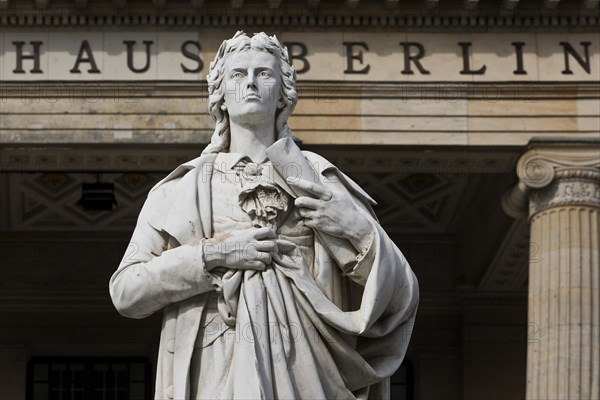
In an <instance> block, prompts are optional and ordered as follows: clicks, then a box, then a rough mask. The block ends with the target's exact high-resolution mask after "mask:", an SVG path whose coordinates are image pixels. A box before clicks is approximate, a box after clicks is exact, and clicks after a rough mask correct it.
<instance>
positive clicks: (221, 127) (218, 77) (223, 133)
mask: <svg viewBox="0 0 600 400" xmlns="http://www.w3.org/2000/svg"><path fill="white" fill-rule="evenodd" d="M248 50H258V51H264V52H266V53H269V54H271V55H273V56H274V57H276V58H277V59H279V65H280V71H281V82H280V83H281V86H280V87H281V92H280V93H279V96H280V99H279V100H280V102H281V103H282V104H283V107H281V108H280V109H278V110H277V114H276V115H275V133H276V134H277V139H281V138H284V137H291V136H292V132H291V131H290V128H289V127H288V124H287V120H288V117H289V116H290V115H291V114H292V111H294V107H296V103H297V102H298V93H297V92H296V71H295V70H294V67H293V66H292V65H291V64H290V61H289V57H288V52H287V49H286V48H285V47H283V46H281V44H280V43H279V40H277V38H276V37H275V36H267V35H266V34H265V33H264V32H261V33H256V34H254V35H253V36H252V38H250V37H248V35H246V34H245V33H244V32H243V31H238V32H237V33H236V34H235V36H233V38H231V39H229V40H225V41H223V44H221V47H219V51H218V52H217V55H216V56H215V59H214V61H213V62H211V63H210V67H209V69H208V75H207V77H206V80H207V81H208V112H209V114H210V115H211V116H212V117H213V119H214V120H215V131H214V133H213V135H212V138H211V140H210V144H209V145H208V146H206V148H205V149H204V151H203V152H202V154H209V153H219V152H221V151H226V150H227V149H228V148H229V140H230V129H229V115H228V113H227V110H226V109H225V107H223V108H222V107H221V106H222V105H223V104H224V102H225V99H224V97H225V88H224V86H225V85H224V84H223V76H224V73H225V62H226V61H227V59H228V58H229V56H231V55H232V54H234V53H240V52H243V51H248Z"/></svg>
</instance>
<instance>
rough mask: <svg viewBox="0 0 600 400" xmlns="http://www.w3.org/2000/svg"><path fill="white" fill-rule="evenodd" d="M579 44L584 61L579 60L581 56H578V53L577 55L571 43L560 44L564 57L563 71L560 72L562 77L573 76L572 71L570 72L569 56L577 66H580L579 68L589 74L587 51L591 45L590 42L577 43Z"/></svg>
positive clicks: (588, 55)
mask: <svg viewBox="0 0 600 400" xmlns="http://www.w3.org/2000/svg"><path fill="white" fill-rule="evenodd" d="M579 44H580V45H582V46H583V53H584V54H585V60H584V59H583V58H581V56H580V55H579V53H577V51H575V49H574V48H573V46H571V43H569V42H560V45H561V46H562V47H563V52H564V55H565V69H564V70H563V71H562V74H563V75H573V71H571V68H570V67H569V54H570V55H571V56H573V58H574V59H575V61H577V62H578V63H579V65H581V68H583V70H584V71H585V72H587V73H588V74H590V73H591V70H590V52H589V49H588V46H589V45H590V44H591V43H590V42H579Z"/></svg>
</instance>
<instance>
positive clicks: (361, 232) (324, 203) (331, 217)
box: [287, 178, 373, 249]
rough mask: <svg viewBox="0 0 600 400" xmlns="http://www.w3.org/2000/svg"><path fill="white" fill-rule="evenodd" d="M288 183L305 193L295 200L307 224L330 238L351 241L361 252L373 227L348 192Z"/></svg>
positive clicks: (299, 181) (301, 182)
mask: <svg viewBox="0 0 600 400" xmlns="http://www.w3.org/2000/svg"><path fill="white" fill-rule="evenodd" d="M287 183H288V184H290V185H291V186H293V187H294V188H296V189H299V191H300V192H302V193H310V194H311V196H310V197H309V196H300V197H298V198H297V199H296V200H295V201H294V205H295V206H296V207H298V212H299V213H300V216H301V217H302V218H304V224H305V225H306V226H308V227H309V228H312V229H316V230H319V231H321V232H324V233H326V234H328V235H331V236H335V237H339V238H344V239H348V240H349V241H350V242H351V243H352V244H353V245H354V247H356V248H357V249H362V248H363V244H364V242H365V241H366V240H368V238H369V236H370V234H371V232H372V231H373V225H372V224H371V222H370V221H369V220H368V218H367V217H366V216H364V215H363V214H362V213H361V212H360V211H359V210H358V208H357V207H356V205H355V204H354V202H353V201H352V199H351V198H350V197H349V196H348V195H347V194H345V193H342V192H338V191H332V190H329V189H327V188H325V187H323V186H321V185H317V184H315V183H314V182H310V181H307V180H306V179H299V178H288V179H287Z"/></svg>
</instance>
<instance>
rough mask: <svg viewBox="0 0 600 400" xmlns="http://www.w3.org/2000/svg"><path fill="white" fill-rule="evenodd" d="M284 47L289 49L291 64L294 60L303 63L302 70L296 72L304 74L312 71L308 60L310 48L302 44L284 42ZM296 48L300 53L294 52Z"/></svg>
mask: <svg viewBox="0 0 600 400" xmlns="http://www.w3.org/2000/svg"><path fill="white" fill-rule="evenodd" d="M283 45H284V46H285V47H287V49H288V57H289V58H290V63H292V62H293V61H294V60H300V61H302V68H299V69H297V70H296V73H297V74H304V73H306V72H308V70H310V63H309V62H308V59H307V58H306V55H307V54H308V48H307V47H306V45H305V44H304V43H302V42H284V43H283ZM294 47H298V48H299V49H300V50H299V51H298V52H294Z"/></svg>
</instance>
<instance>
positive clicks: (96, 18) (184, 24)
mask: <svg viewBox="0 0 600 400" xmlns="http://www.w3.org/2000/svg"><path fill="white" fill-rule="evenodd" d="M591 14H594V12H592V13H591ZM0 25H1V26H2V27H3V28H10V27H40V28H48V29H56V28H62V29H64V28H65V27H69V28H73V27H85V28H89V27H113V28H123V29H125V28H143V29H149V28H150V29H161V28H167V27H177V28H189V29H200V28H201V29H206V28H226V27H227V28H236V29H237V28H240V27H243V28H245V29H249V28H260V29H281V28H283V29H286V30H289V29H305V28H326V29H332V28H333V29H337V30H339V29H347V28H351V29H352V30H353V31H360V30H373V29H376V30H383V31H390V30H394V31H397V30H399V29H400V30H407V31H440V32H445V31H446V30H447V29H448V28H458V29H461V30H465V29H467V30H471V29H473V30H478V31H481V30H488V29H493V30H509V31H510V30H515V29H518V30H519V31H540V30H541V31H544V30H549V31H554V30H557V29H558V30H561V31H564V30H565V29H568V30H569V32H572V31H573V30H575V31H578V32H595V31H596V30H597V27H598V26H600V17H599V16H598V15H586V14H583V15H570V16H556V15H554V16H547V15H492V16H490V15H477V14H470V15H469V14H463V15H454V16H446V15H310V14H308V15H307V14H305V13H302V14H301V15H281V14H267V15H227V14H221V15H194V14H188V15H169V14H161V15H139V14H137V15H120V14H112V13H106V14H95V15H88V14H80V13H77V12H75V13H72V12H70V11H63V12H60V11H58V12H56V13H40V12H36V11H35V10H33V11H30V12H12V13H11V12H8V11H4V12H1V11H0Z"/></svg>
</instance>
